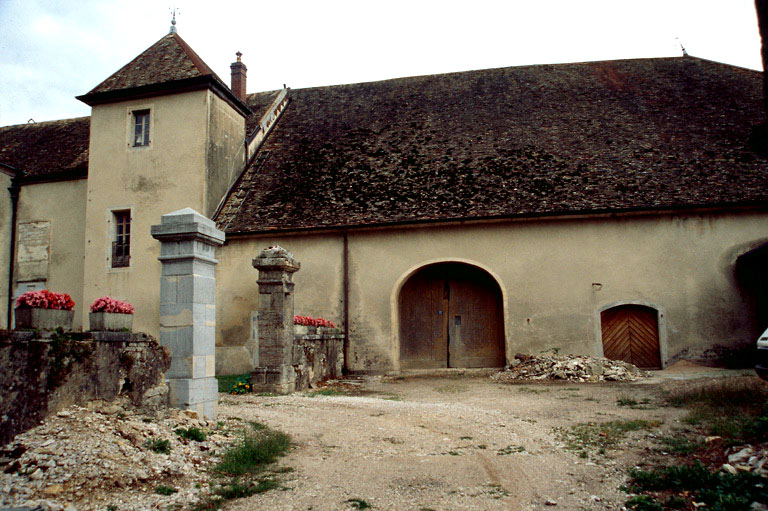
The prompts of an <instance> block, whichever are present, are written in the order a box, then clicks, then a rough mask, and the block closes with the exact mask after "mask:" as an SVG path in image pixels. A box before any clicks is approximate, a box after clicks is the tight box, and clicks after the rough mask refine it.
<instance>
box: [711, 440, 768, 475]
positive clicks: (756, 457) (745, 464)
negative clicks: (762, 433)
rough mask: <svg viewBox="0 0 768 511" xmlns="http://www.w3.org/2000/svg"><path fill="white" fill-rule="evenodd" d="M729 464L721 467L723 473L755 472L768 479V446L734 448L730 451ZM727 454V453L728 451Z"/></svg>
mask: <svg viewBox="0 0 768 511" xmlns="http://www.w3.org/2000/svg"><path fill="white" fill-rule="evenodd" d="M729 450H730V451H731V454H729V455H728V463H724V464H723V466H722V467H721V468H722V470H723V471H725V472H729V473H731V474H737V473H738V472H755V473H756V474H760V475H761V476H765V477H768V445H763V446H762V447H752V446H751V445H747V446H744V447H732V448H731V449H729ZM726 452H727V451H726Z"/></svg>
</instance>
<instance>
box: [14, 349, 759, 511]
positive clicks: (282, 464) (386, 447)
mask: <svg viewBox="0 0 768 511" xmlns="http://www.w3.org/2000/svg"><path fill="white" fill-rule="evenodd" d="M740 374H743V372H742V373H739V372H734V371H722V370H712V369H707V368H701V367H698V366H693V365H692V364H690V365H685V364H681V363H679V364H676V365H675V366H673V367H672V368H670V369H667V370H665V371H662V372H657V373H654V375H653V376H652V377H651V378H642V379H640V380H638V381H636V382H610V383H609V382H601V383H584V382H582V383H575V382H563V381H561V382H553V381H512V382H509V381H499V380H498V379H493V378H492V377H491V376H490V373H489V372H487V371H486V372H471V371H466V372H462V371H453V372H451V371H447V372H442V373H430V374H422V375H413V374H411V375H408V376H391V377H366V378H362V379H360V380H348V381H342V382H331V383H330V384H328V385H326V386H323V387H321V388H319V389H312V390H310V391H308V392H303V393H296V394H293V395H287V396H270V395H255V394H245V395H229V394H223V393H222V394H219V401H220V406H219V417H218V418H217V420H215V421H210V420H205V419H200V418H198V417H196V414H194V413H187V412H181V411H178V410H165V411H160V412H157V413H156V414H149V415H145V414H141V413H136V411H135V410H131V409H130V408H126V407H124V406H122V405H120V404H115V403H101V404H99V403H92V404H89V406H88V407H77V406H74V407H70V408H69V409H67V410H63V411H61V412H58V413H57V414H55V415H53V416H51V417H49V418H48V419H46V420H45V421H44V422H43V423H41V425H40V426H38V427H36V428H34V429H32V430H30V431H28V432H26V433H23V434H21V435H18V436H17V437H16V439H15V440H14V442H12V443H11V444H8V445H7V446H5V447H3V448H2V449H0V451H1V452H0V466H1V467H2V471H0V490H1V491H0V508H4V507H18V506H27V507H30V508H38V509H42V510H48V511H62V510H64V511H89V510H94V511H95V510H99V511H103V510H109V511H121V510H131V511H134V510H155V509H161V510H174V511H182V510H191V509H194V506H195V503H196V502H198V501H199V500H200V499H205V498H206V496H208V495H210V494H211V491H212V487H213V486H212V484H211V483H215V482H216V481H217V479H216V477H215V475H214V472H215V471H214V470H213V467H214V465H215V463H217V462H218V460H219V459H220V458H219V457H218V455H217V453H218V454H220V453H222V452H223V451H224V450H226V449H227V448H228V446H230V445H232V444H233V443H234V442H236V441H237V440H238V439H239V438H242V432H243V430H244V428H245V429H248V428H251V425H249V422H251V421H253V422H258V423H260V424H264V425H266V426H268V427H269V428H272V429H274V430H278V431H282V432H285V433H287V434H289V435H290V437H291V438H292V441H293V447H292V448H291V449H290V450H289V451H288V453H287V454H286V455H285V456H284V457H282V458H280V460H279V462H278V466H277V467H271V468H270V470H269V473H270V474H272V475H271V476H270V477H271V478H273V479H275V480H276V481H277V483H276V486H277V488H275V489H272V490H270V491H266V492H264V493H259V494H256V495H253V496H251V497H247V498H243V499H235V500H227V501H225V502H223V506H222V507H221V509H225V510H252V509H276V510H306V511H309V510H314V511H321V510H349V509H355V508H358V509H365V508H370V509H374V510H376V509H378V510H412V511H428V510H435V511H448V510H463V509H466V510H473V509H476V510H497V509H498V510H501V509H504V510H518V509H519V510H529V509H543V508H547V509H552V508H554V509H568V510H593V509H610V510H618V509H621V508H622V506H623V504H624V502H625V501H626V499H627V498H628V496H627V494H625V493H623V492H621V491H620V490H619V488H620V486H621V485H622V484H623V483H624V482H625V481H626V476H627V469H628V468H630V467H633V466H636V465H637V464H641V463H643V462H649V461H654V462H659V461H660V462H661V463H663V462H664V461H665V460H664V458H665V457H666V456H667V455H666V453H664V452H663V444H662V442H661V441H660V439H661V438H662V437H663V436H665V435H669V434H670V432H672V431H673V430H675V429H679V428H683V427H685V424H684V423H683V422H682V421H681V418H682V417H683V415H684V414H685V413H686V412H685V410H683V409H679V408H672V407H668V406H664V404H663V403H664V399H663V394H664V392H667V391H674V390H675V389H678V388H681V387H684V386H688V385H698V384H700V383H701V382H704V381H706V379H711V378H715V377H721V376H728V377H731V378H734V377H738V376H739V375H740ZM742 377H743V378H751V379H754V378H755V376H754V375H753V374H751V372H750V371H747V372H746V376H742ZM628 421H634V422H633V424H635V425H637V424H639V425H640V427H638V428H634V429H635V430H634V431H630V432H628V433H626V435H625V436H623V437H622V439H621V440H620V441H619V442H617V443H615V444H612V445H602V446H601V445H591V446H587V447H586V448H585V445H586V444H588V443H591V442H597V443H602V444H604V443H605V442H603V440H607V439H606V438H601V436H600V435H601V434H602V433H600V430H599V429H598V425H600V424H604V423H609V422H613V423H615V424H629V422H628ZM580 424H581V425H583V424H592V425H591V426H583V427H582V428H581V429H580V430H578V431H577V432H574V430H573V429H572V427H573V426H576V425H580ZM179 428H182V429H185V428H200V430H202V431H204V432H205V433H206V436H207V438H205V439H204V440H203V441H195V440H189V439H184V438H182V437H181V436H180V435H179V431H180V429H179ZM574 433H576V434H574ZM590 435H592V436H590ZM161 441H162V442H166V444H167V445H166V447H167V449H166V450H165V451H164V452H159V449H156V448H154V447H153V445H156V444H158V443H160V442H161ZM161 489H164V490H166V491H161ZM201 509H202V508H201Z"/></svg>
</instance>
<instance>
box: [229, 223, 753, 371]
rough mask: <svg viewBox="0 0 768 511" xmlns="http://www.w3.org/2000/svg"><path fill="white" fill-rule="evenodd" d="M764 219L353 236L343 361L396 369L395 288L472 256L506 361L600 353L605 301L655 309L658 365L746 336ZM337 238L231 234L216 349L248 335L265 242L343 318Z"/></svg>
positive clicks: (304, 308) (299, 298) (304, 288)
mask: <svg viewBox="0 0 768 511" xmlns="http://www.w3.org/2000/svg"><path fill="white" fill-rule="evenodd" d="M767 219H768V215H766V213H759V212H730V213H716V214H715V213H712V214H686V215H644V216H643V215H635V216H623V217H603V218H583V219H568V220H563V219H560V220H556V219H551V220H527V221H514V222H512V221H508V222H503V223H495V224H475V225H464V226H461V225H458V226H438V225H433V226H429V227H419V228H401V229H381V230H368V231H355V232H351V233H350V234H349V264H350V312H349V317H350V325H349V339H350V341H349V342H350V350H349V359H348V365H349V368H350V369H352V370H363V371H375V370H387V369H398V367H399V339H398V335H399V334H398V326H399V324H398V318H397V299H398V291H399V287H400V286H401V285H402V284H403V282H405V280H406V279H407V277H408V276H409V275H410V274H412V273H413V272H414V271H416V270H418V269H419V268H420V267H422V266H424V265H426V264H429V263H433V262H439V261H464V262H467V263H470V264H475V265H477V266H479V267H481V268H484V269H485V270H487V271H488V272H489V273H490V274H491V275H493V276H494V277H495V278H496V279H497V280H498V282H499V285H500V286H501V289H502V293H503V296H504V317H505V328H504V330H505V339H506V353H507V357H508V358H511V357H512V356H513V355H514V353H517V352H523V353H540V352H541V351H544V350H549V349H552V348H559V350H560V352H561V353H579V354H586V355H598V356H599V355H601V354H602V343H601V338H600V326H599V317H600V310H602V309H604V308H607V307H609V306H611V305H613V304H619V303H642V304H646V305H651V306H653V307H655V308H657V309H658V310H659V312H660V314H661V327H662V329H663V332H661V338H662V356H663V357H664V360H663V362H668V361H669V360H674V359H675V358H676V357H678V356H680V355H682V354H685V350H686V349H687V350H688V353H694V352H701V351H703V350H704V349H706V348H708V347H710V346H712V345H716V344H720V345H725V346H736V345H738V344H739V343H747V342H752V341H753V340H754V338H755V336H756V335H757V332H756V327H755V325H754V321H753V318H751V316H750V314H749V313H748V311H747V309H746V302H745V299H744V297H743V296H742V294H741V292H740V290H739V288H738V286H737V284H736V280H735V276H734V273H733V265H734V263H735V260H736V257H737V256H738V255H740V254H741V253H743V252H745V251H747V250H749V249H750V248H752V247H754V246H756V245H759V244H760V243H763V242H765V241H766V240H768V229H766V227H765V226H766V220H767ZM341 240H342V238H341V235H340V234H326V235H322V236H321V235H314V236H292V237H284V238H279V239H278V238H271V237H270V238H261V239H259V238H251V239H248V240H244V239H233V240H229V241H228V242H227V244H226V245H225V247H224V249H223V250H222V252H221V253H222V255H221V259H222V264H220V266H219V268H218V269H217V272H218V273H217V279H218V283H217V293H218V296H217V299H218V300H219V301H218V303H219V304H220V307H219V311H220V313H219V314H220V315H219V318H218V332H219V335H218V338H219V339H220V341H219V342H220V345H222V346H235V345H237V344H243V343H245V341H246V340H247V337H248V336H247V333H246V325H247V323H248V318H249V315H250V310H253V309H255V308H256V307H257V301H256V292H257V287H256V284H255V280H256V275H255V273H256V272H255V270H253V269H252V268H250V260H251V258H253V257H254V256H255V255H256V254H257V253H258V251H259V250H260V249H262V248H264V247H266V246H268V245H271V244H274V243H279V244H280V245H281V246H283V247H285V248H286V249H288V250H290V251H292V252H293V253H294V255H295V257H296V260H297V261H299V262H301V264H302V270H301V271H300V272H298V273H297V274H296V275H295V280H296V298H295V299H296V310H297V313H305V314H313V315H322V316H325V317H328V318H329V319H332V320H334V321H338V320H339V319H341V317H342V314H343V311H342V308H341V305H342V300H341V297H342V289H343V288H342V282H341V276H342V268H343V266H342V260H343V259H342V257H343V255H342V246H343V245H342V241H341ZM225 259H226V261H225ZM248 272H250V273H251V274H253V277H252V279H247V278H245V276H246V275H248ZM593 284H595V285H593ZM225 304H226V305H225ZM230 304H237V305H236V306H234V307H233V306H232V305H230Z"/></svg>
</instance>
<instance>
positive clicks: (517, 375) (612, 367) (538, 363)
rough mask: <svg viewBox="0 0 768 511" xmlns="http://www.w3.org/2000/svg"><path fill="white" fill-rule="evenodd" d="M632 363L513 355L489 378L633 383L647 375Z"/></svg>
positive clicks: (605, 359)
mask: <svg viewBox="0 0 768 511" xmlns="http://www.w3.org/2000/svg"><path fill="white" fill-rule="evenodd" d="M648 375H649V373H647V372H646V371H642V370H640V369H638V368H637V367H635V366H633V365H632V364H628V363H626V362H622V361H620V360H608V359H607V358H595V357H580V356H576V355H566V356H556V355H539V356H534V355H522V354H517V355H515V358H514V360H512V363H511V364H510V365H509V367H507V368H506V369H505V370H504V371H502V372H500V373H496V374H495V375H493V378H494V379H496V380H498V381H502V382H505V381H512V380H568V381H635V380H638V379H640V378H644V377H646V376H648Z"/></svg>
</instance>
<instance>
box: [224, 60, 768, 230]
mask: <svg viewBox="0 0 768 511" xmlns="http://www.w3.org/2000/svg"><path fill="white" fill-rule="evenodd" d="M761 79H762V78H761V74H760V73H758V72H755V71H750V70H745V69H741V68H735V67H733V66H728V65H724V64H718V63H715V62H710V61H706V60H702V59H697V58H692V57H679V58H655V59H637V60H621V61H608V62H590V63H577V64H557V65H535V66H524V67H513V68H502V69H489V70H482V71H470V72H463V73H452V74H444V75H434V76H421V77H413V78H402V79H395V80H388V81H381V82H373V83H361V84H354V85H341V86H334V87H320V88H312V89H303V90H293V91H291V103H290V104H289V106H288V107H287V109H286V110H285V112H284V114H283V116H282V118H281V119H280V120H279V121H278V123H277V125H276V126H275V128H274V130H273V132H272V134H271V135H270V136H269V138H268V139H267V141H266V142H265V144H264V145H263V146H262V149H261V154H260V156H259V157H258V158H257V159H256V160H255V163H254V166H253V167H252V168H251V169H249V171H248V172H246V173H245V175H244V176H245V178H244V179H242V180H241V182H240V183H239V184H238V185H237V186H236V188H235V189H234V190H233V192H232V193H231V194H230V196H229V198H228V204H227V205H225V207H224V208H222V210H221V211H222V214H220V215H219V217H218V218H217V221H218V223H219V225H220V226H221V227H223V228H225V229H226V230H227V232H228V233H230V234H235V233H247V232H259V231H268V230H279V229H308V228H309V229H311V228H332V227H337V226H343V225H379V224H389V223H400V222H418V221H428V220H451V219H467V218H490V217H505V216H515V215H542V214H547V215H551V214H568V213H574V212H598V211H621V210H629V209H649V208H666V207H670V208H678V207H693V206H707V205H715V204H717V205H728V204H745V203H755V202H761V203H765V202H768V201H767V199H768V191H767V190H768V162H766V160H764V159H761V158H760V157H758V156H757V155H755V154H754V153H752V152H751V151H750V150H749V149H748V148H747V146H746V142H747V139H748V137H749V134H750V130H751V128H752V126H753V125H755V124H758V123H761V122H763V121H764V113H763V112H762V110H761V94H762V87H761ZM259 97H260V96H251V98H250V102H253V103H257V102H258V103H263V102H264V101H259V100H258V98H259ZM261 99H262V100H263V99H264V98H263V97H262V98H261ZM254 174H255V176H254ZM252 177H255V178H254V179H251V178H252Z"/></svg>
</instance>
